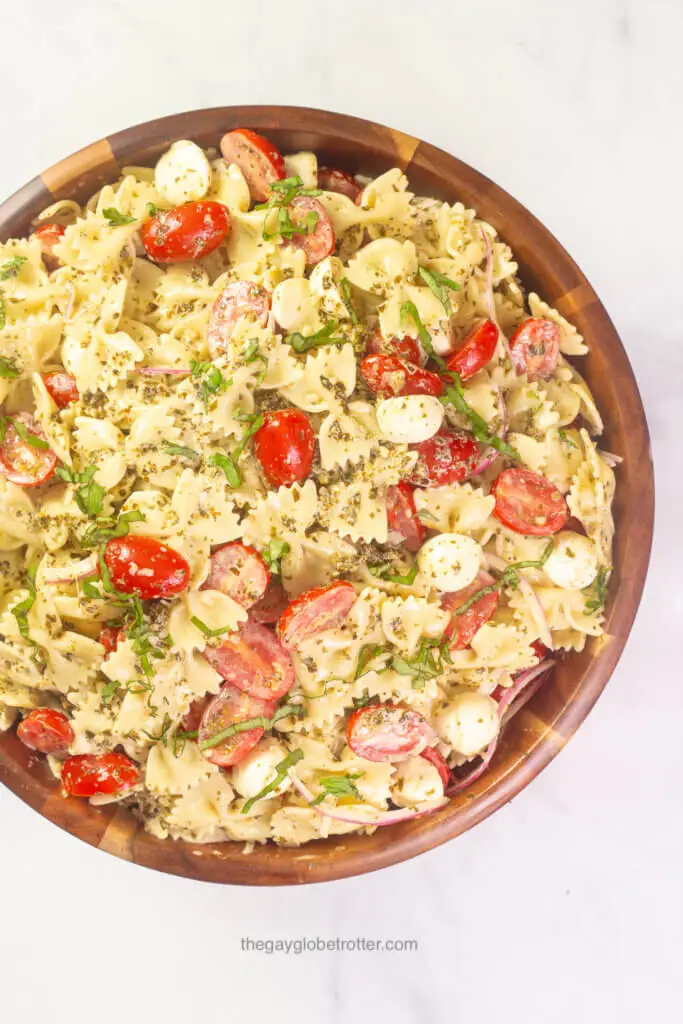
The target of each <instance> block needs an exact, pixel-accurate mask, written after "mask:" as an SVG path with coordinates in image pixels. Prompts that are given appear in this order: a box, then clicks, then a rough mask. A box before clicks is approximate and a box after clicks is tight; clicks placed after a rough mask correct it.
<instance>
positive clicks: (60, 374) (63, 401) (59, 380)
mask: <svg viewBox="0 0 683 1024" xmlns="http://www.w3.org/2000/svg"><path fill="white" fill-rule="evenodd" d="M43 384H44V385H45V388H46V390H47V393H48V394H49V396H50V398H51V399H52V401H53V402H54V403H55V405H56V406H57V408H58V409H66V407H67V405H71V403H72V402H77V401H78V399H79V398H80V397H81V396H80V394H79V393H78V385H77V384H76V378H75V377H74V376H73V374H71V373H67V372H66V370H54V371H53V372H52V373H44V374H43Z"/></svg>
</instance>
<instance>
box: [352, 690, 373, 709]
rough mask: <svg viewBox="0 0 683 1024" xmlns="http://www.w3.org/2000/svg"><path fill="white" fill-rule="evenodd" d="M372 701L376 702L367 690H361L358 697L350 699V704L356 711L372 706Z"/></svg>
mask: <svg viewBox="0 0 683 1024" xmlns="http://www.w3.org/2000/svg"><path fill="white" fill-rule="evenodd" d="M374 700H376V698H375V697H371V696H370V692H369V691H368V690H367V689H365V690H363V692H362V694H361V696H360V697H352V698H351V703H352V704H353V706H354V708H355V709H356V711H357V710H358V708H366V707H367V706H368V704H372V702H373V701H374Z"/></svg>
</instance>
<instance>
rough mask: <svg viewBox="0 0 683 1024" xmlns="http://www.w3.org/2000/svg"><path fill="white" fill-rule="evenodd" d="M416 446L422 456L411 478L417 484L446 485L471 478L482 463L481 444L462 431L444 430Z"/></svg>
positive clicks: (419, 485) (415, 448)
mask: <svg viewBox="0 0 683 1024" xmlns="http://www.w3.org/2000/svg"><path fill="white" fill-rule="evenodd" d="M413 449H414V450H415V451H416V452H418V456H419V457H418V460H417V464H416V466H415V469H414V470H413V472H412V473H411V475H410V477H409V480H410V483H411V484H414V485H415V486H416V487H445V486H447V485H448V484H458V483H461V482H462V481H463V480H469V478H470V477H471V476H472V472H473V471H474V470H475V469H476V467H477V465H478V464H479V463H480V462H481V455H480V451H479V445H478V444H477V442H476V441H475V440H474V438H473V437H472V435H471V434H466V433H464V431H460V430H448V429H442V430H440V431H439V433H438V434H435V435H434V437H430V438H429V440H428V441H423V442H422V443H421V444H416V445H413Z"/></svg>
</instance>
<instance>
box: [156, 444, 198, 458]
mask: <svg viewBox="0 0 683 1024" xmlns="http://www.w3.org/2000/svg"><path fill="white" fill-rule="evenodd" d="M161 450H162V452H165V453H166V455H177V456H178V457H179V458H181V459H189V461H190V462H199V460H200V459H201V455H200V454H199V452H196V451H194V449H193V448H186V447H185V445H182V444H175V443H174V442H173V441H167V440H166V439H164V440H163V441H162V442H161Z"/></svg>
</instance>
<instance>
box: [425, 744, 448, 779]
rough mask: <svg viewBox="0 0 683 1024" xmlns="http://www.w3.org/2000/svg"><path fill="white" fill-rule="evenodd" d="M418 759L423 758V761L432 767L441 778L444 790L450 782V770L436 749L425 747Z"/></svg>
mask: <svg viewBox="0 0 683 1024" xmlns="http://www.w3.org/2000/svg"><path fill="white" fill-rule="evenodd" d="M420 757H424V759H425V761H429V763H430V764H431V765H434V767H435V768H436V770H437V772H438V773H439V776H440V777H441V782H442V783H443V788H444V789H445V788H446V786H447V785H448V783H449V782H450V781H451V770H450V768H449V767H448V765H447V764H446V761H445V760H444V759H443V757H442V756H441V754H440V753H439V751H438V750H437V749H436V747H425V748H424V750H423V751H421V753H420Z"/></svg>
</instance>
